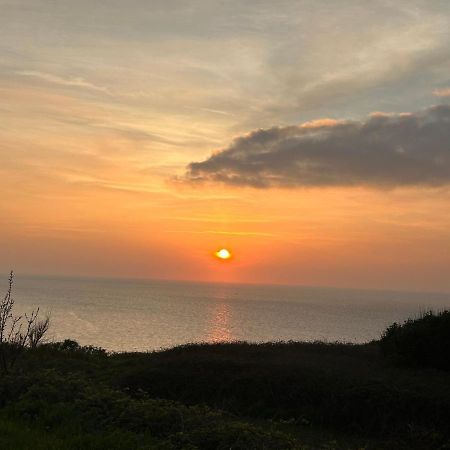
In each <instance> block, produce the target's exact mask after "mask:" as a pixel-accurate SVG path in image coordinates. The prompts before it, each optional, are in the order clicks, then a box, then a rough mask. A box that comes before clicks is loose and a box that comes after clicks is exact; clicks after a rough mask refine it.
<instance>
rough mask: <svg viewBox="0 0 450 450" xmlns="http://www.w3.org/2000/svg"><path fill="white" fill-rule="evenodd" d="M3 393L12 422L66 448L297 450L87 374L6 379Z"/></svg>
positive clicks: (219, 416)
mask: <svg viewBox="0 0 450 450" xmlns="http://www.w3.org/2000/svg"><path fill="white" fill-rule="evenodd" d="M0 389H1V394H2V396H1V398H2V405H1V406H2V411H3V413H4V414H7V416H8V418H13V419H16V420H18V421H21V422H23V423H26V424H28V426H33V427H35V428H37V429H39V430H45V431H46V432H47V433H51V435H52V436H54V437H56V438H57V439H56V440H55V442H57V441H58V440H59V441H62V442H64V447H62V448H102V449H103V448H104V449H106V448H108V449H110V448H111V449H112V448H114V449H133V448H161V449H182V448H192V449H205V450H206V449H216V448H217V449H222V448H223V449H228V448H234V449H249V448H263V447H264V448H265V449H268V450H270V449H273V450H276V449H281V448H284V449H290V448H295V445H294V442H293V440H292V439H290V438H289V437H288V436H286V435H283V434H282V433H279V432H277V431H271V430H263V429H261V428H259V427H256V426H254V425H251V424H248V423H244V422H242V421H238V420H236V419H235V418H233V417H231V416H228V415H226V414H224V413H221V412H218V411H213V410H211V409H210V408H207V407H204V406H193V407H188V406H185V405H183V404H181V403H178V402H174V401H169V400H156V399H151V398H149V397H147V396H141V397H140V398H132V397H130V396H128V395H126V394H125V393H123V392H120V391H117V390H114V389H112V388H110V387H107V386H105V385H103V384H100V383H94V382H93V381H92V380H90V379H88V378H86V377H83V376H82V375H81V374H66V375H61V374H59V373H57V372H56V371H53V370H44V371H40V372H37V373H35V374H33V375H32V376H30V375H18V374H16V375H15V376H14V377H10V376H6V377H4V378H3V379H2V380H1V382H0ZM68 437H70V439H67V438H68ZM83 443H84V445H85V446H83V445H82V444H83ZM150 444H151V445H152V446H151V447H149V445H150ZM55 445H56V444H55Z"/></svg>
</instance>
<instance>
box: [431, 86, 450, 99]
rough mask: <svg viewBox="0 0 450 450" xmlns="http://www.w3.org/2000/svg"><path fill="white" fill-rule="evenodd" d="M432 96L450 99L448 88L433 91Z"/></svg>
mask: <svg viewBox="0 0 450 450" xmlns="http://www.w3.org/2000/svg"><path fill="white" fill-rule="evenodd" d="M433 95H435V96H436V97H450V88H444V89H435V90H434V91H433Z"/></svg>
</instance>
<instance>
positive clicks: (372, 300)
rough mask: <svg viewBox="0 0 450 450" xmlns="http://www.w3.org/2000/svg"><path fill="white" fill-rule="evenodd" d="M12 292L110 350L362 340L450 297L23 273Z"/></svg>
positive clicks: (60, 328)
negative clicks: (239, 342) (194, 344)
mask: <svg viewBox="0 0 450 450" xmlns="http://www.w3.org/2000/svg"><path fill="white" fill-rule="evenodd" d="M5 286H6V283H5V282H4V281H2V283H0V287H1V288H4V287H5ZM2 292H3V290H2ZM14 293H15V294H14V297H15V300H16V306H17V310H18V311H27V310H30V308H32V307H35V306H38V305H39V306H40V308H41V311H49V312H51V317H52V324H51V330H50V338H51V339H55V340H61V339H65V338H72V339H75V340H77V341H78V342H80V343H81V344H92V345H96V346H101V347H104V348H106V349H107V350H111V351H136V350H137V351H145V350H154V349H159V348H166V347H171V346H174V345H179V344H185V343H188V342H200V341H208V342H217V341H232V340H247V341H273V340H290V339H293V340H317V339H320V340H327V341H336V340H339V341H347V342H365V341H368V340H371V339H374V338H378V337H379V336H380V333H381V332H382V330H383V329H384V328H385V327H386V326H387V325H389V324H391V323H392V322H394V321H403V320H405V319H407V318H409V317H412V316H415V315H417V314H419V312H420V311H421V310H424V309H428V308H433V309H442V308H444V307H447V308H448V307H450V294H436V293H433V294H430V293H407V292H387V291H367V290H351V289H331V288H314V287H292V286H258V285H232V284H207V283H188V282H173V281H170V282H169V281H140V280H138V281H137V280H105V279H78V278H77V279H75V278H70V279H69V278H41V277H39V278H38V277H23V276H17V277H16V283H15V290H14Z"/></svg>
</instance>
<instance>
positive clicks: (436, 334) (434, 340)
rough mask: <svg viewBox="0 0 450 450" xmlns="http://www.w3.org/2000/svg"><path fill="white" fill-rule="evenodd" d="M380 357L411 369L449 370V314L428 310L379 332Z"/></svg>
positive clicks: (449, 312) (446, 311)
mask: <svg viewBox="0 0 450 450" xmlns="http://www.w3.org/2000/svg"><path fill="white" fill-rule="evenodd" d="M380 346H381V350H382V352H383V354H384V355H385V356H387V357H389V358H391V359H393V360H395V361H397V362H400V363H403V364H406V365H408V366H415V367H433V368H436V369H442V370H450V311H449V310H444V311H441V312H439V313H434V312H433V311H428V312H425V313H423V314H422V315H421V316H420V317H418V318H416V319H409V320H407V321H405V322H404V323H403V324H401V325H400V324H398V323H394V324H392V325H391V326H390V327H388V328H387V329H386V331H385V332H384V333H383V335H382V337H381V340H380Z"/></svg>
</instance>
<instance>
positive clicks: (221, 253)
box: [215, 248, 231, 259]
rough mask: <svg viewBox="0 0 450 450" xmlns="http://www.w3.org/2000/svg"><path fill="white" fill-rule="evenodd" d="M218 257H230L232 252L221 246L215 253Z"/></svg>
mask: <svg viewBox="0 0 450 450" xmlns="http://www.w3.org/2000/svg"><path fill="white" fill-rule="evenodd" d="M215 255H216V256H217V258H219V259H230V258H231V253H230V252H229V251H228V250H227V249H226V248H221V249H220V250H219V251H217V252H216V253H215Z"/></svg>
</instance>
